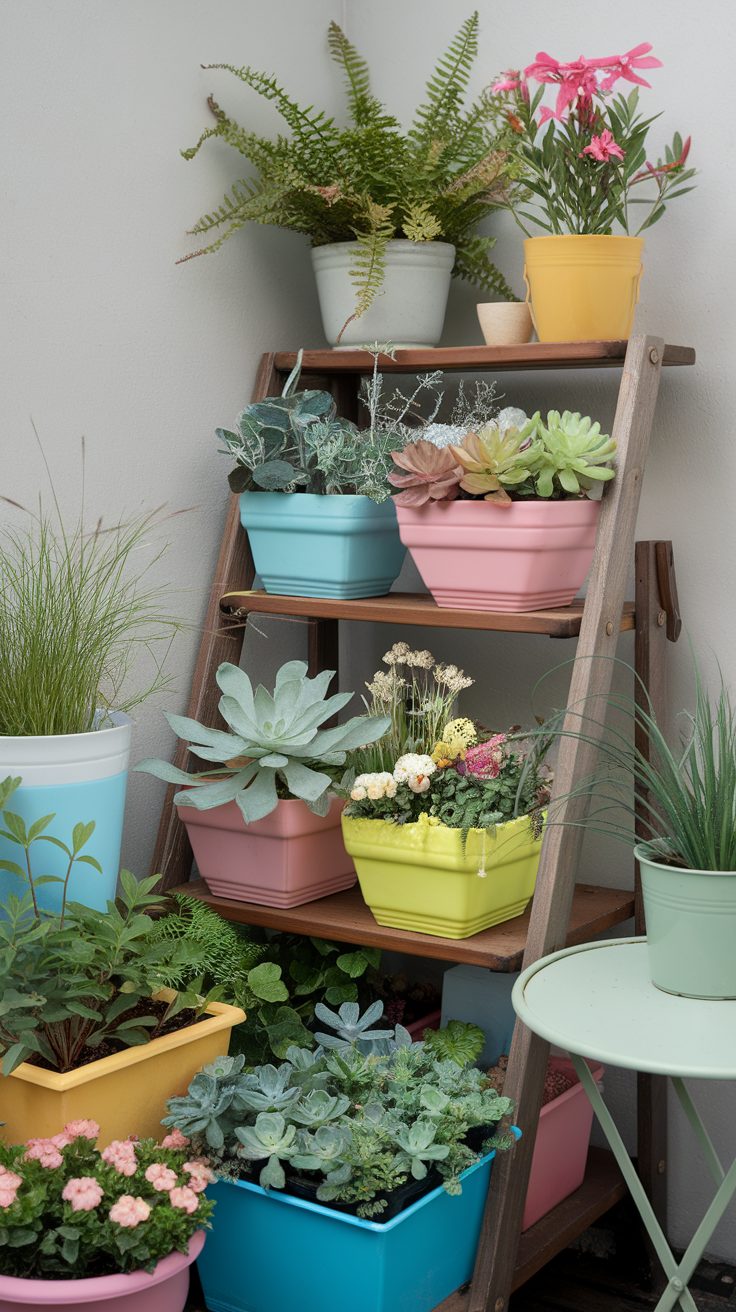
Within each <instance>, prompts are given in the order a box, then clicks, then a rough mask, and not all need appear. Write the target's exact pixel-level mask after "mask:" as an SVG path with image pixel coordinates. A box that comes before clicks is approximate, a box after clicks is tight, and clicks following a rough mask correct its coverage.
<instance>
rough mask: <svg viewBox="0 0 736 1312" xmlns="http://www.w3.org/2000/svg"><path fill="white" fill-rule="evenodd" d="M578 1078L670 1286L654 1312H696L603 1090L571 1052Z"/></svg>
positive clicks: (579, 1059) (585, 1066)
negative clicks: (607, 1104)
mask: <svg viewBox="0 0 736 1312" xmlns="http://www.w3.org/2000/svg"><path fill="white" fill-rule="evenodd" d="M570 1056H571V1058H572V1061H573V1064H574V1066H575V1070H576V1071H577V1074H578V1078H579V1079H580V1083H581V1084H582V1086H583V1088H584V1089H585V1092H586V1093H587V1095H588V1098H589V1099H590V1101H591V1103H592V1105H593V1110H594V1112H595V1114H596V1116H597V1118H598V1121H599V1123H600V1126H601V1128H602V1130H603V1132H604V1134H605V1136H606V1138H607V1140H608V1142H609V1144H610V1146H611V1151H612V1152H613V1155H614V1157H615V1158H616V1161H617V1162H618V1165H619V1167H620V1169H621V1174H622V1175H623V1177H624V1180H625V1181H626V1184H627V1185H628V1188H629V1193H630V1194H631V1197H632V1199H633V1201H634V1203H635V1204H636V1207H637V1209H638V1212H639V1215H640V1216H641V1219H642V1221H643V1222H644V1225H645V1226H646V1229H647V1233H648V1235H649V1237H650V1239H651V1241H652V1245H653V1247H654V1250H655V1252H656V1254H657V1257H658V1258H659V1260H660V1262H661V1264H662V1269H663V1270H664V1273H665V1275H666V1276H667V1279H668V1282H669V1283H668V1287H667V1289H665V1291H664V1293H663V1295H662V1297H661V1298H660V1300H659V1302H658V1303H657V1307H656V1309H655V1312H670V1310H671V1309H672V1308H674V1307H675V1306H677V1305H679V1307H680V1308H681V1309H682V1312H697V1307H696V1304H695V1301H694V1299H693V1297H692V1294H691V1293H690V1291H689V1290H688V1289H687V1287H686V1285H685V1283H684V1281H683V1280H682V1279H681V1277H680V1274H679V1268H678V1265H677V1262H676V1260H675V1256H674V1254H673V1252H672V1249H671V1248H670V1246H669V1244H668V1243H667V1239H666V1237H665V1235H664V1232H663V1230H662V1227H661V1226H660V1224H659V1221H658V1220H657V1217H656V1215H655V1213H654V1209H653V1207H652V1205H651V1203H650V1201H649V1199H648V1198H647V1195H646V1193H645V1191H644V1187H643V1185H642V1183H641V1180H640V1179H639V1177H638V1175H637V1173H636V1171H635V1169H634V1165H633V1162H632V1161H631V1158H630V1157H629V1154H628V1152H627V1150H626V1145H625V1144H624V1141H623V1139H622V1138H621V1135H620V1134H619V1132H618V1128H617V1126H616V1123H615V1121H614V1119H613V1117H612V1116H611V1113H610V1112H609V1110H608V1108H607V1106H606V1104H605V1102H604V1101H603V1097H602V1095H601V1092H600V1089H599V1088H598V1085H597V1084H596V1082H595V1080H594V1079H593V1076H592V1075H591V1073H590V1068H589V1067H588V1064H587V1062H586V1061H585V1060H584V1058H582V1057H578V1056H576V1055H575V1053H570Z"/></svg>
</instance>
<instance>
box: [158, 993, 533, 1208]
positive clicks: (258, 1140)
mask: <svg viewBox="0 0 736 1312" xmlns="http://www.w3.org/2000/svg"><path fill="white" fill-rule="evenodd" d="M318 1010H319V1009H318ZM381 1014H382V1005H381V1003H380V1002H378V1003H376V1004H374V1005H373V1007H371V1008H369V1010H368V1012H366V1014H365V1015H363V1016H361V1015H360V1014H359V1013H358V1011H357V1008H355V1009H354V1008H352V1007H349V1006H348V1007H346V1006H343V1007H341V1008H340V1011H339V1012H338V1013H337V1014H335V1013H331V1012H329V1010H328V1009H326V1008H322V1009H321V1010H319V1017H320V1019H321V1020H322V1021H323V1023H325V1024H326V1025H328V1027H329V1028H330V1029H331V1030H332V1029H334V1030H335V1031H336V1033H335V1034H320V1035H318V1036H316V1037H317V1038H318V1039H319V1040H320V1046H319V1047H317V1048H316V1049H315V1050H314V1051H313V1052H311V1053H307V1052H304V1051H303V1050H301V1049H290V1050H289V1052H288V1054H287V1061H285V1062H284V1063H282V1064H281V1065H280V1066H279V1067H273V1066H266V1067H264V1068H262V1069H261V1070H259V1071H254V1072H251V1073H250V1074H246V1073H245V1072H244V1071H242V1067H241V1065H240V1064H239V1063H233V1064H231V1063H229V1062H227V1063H223V1062H222V1061H221V1062H220V1063H219V1066H218V1068H217V1069H216V1068H214V1067H205V1069H204V1070H203V1071H200V1072H199V1073H198V1074H197V1075H195V1077H194V1079H193V1080H192V1082H191V1084H190V1086H189V1090H188V1092H187V1093H186V1094H185V1095H184V1096H182V1097H177V1098H172V1099H170V1101H169V1104H168V1114H167V1116H166V1117H165V1120H164V1123H165V1124H166V1125H169V1126H173V1127H175V1128H176V1129H178V1130H179V1131H180V1132H182V1133H184V1134H186V1135H189V1136H191V1137H192V1139H193V1148H194V1150H195V1151H199V1149H200V1147H204V1146H207V1147H208V1149H209V1150H210V1151H211V1152H212V1153H213V1157H214V1162H215V1165H216V1169H217V1171H218V1173H220V1174H222V1175H226V1176H227V1175H230V1176H235V1177H238V1176H242V1177H245V1178H252V1176H253V1174H254V1173H255V1172H256V1171H257V1172H258V1178H259V1179H260V1183H261V1184H262V1185H263V1186H264V1187H265V1188H276V1189H281V1188H284V1189H286V1190H287V1191H288V1190H289V1189H291V1188H300V1187H302V1186H304V1185H305V1184H307V1185H309V1184H311V1185H312V1187H313V1188H314V1187H315V1186H316V1198H317V1200H318V1201H319V1202H323V1203H331V1202H337V1203H341V1204H346V1205H348V1206H349V1207H350V1208H351V1209H353V1210H356V1211H357V1213H358V1215H359V1216H379V1217H380V1215H381V1213H382V1212H383V1211H385V1209H386V1206H387V1203H388V1200H389V1199H390V1196H391V1194H392V1193H394V1192H395V1190H396V1189H398V1188H399V1187H400V1186H401V1185H403V1184H405V1183H406V1182H407V1181H408V1180H410V1179H414V1180H418V1181H425V1183H426V1187H428V1188H430V1187H431V1186H432V1181H431V1179H428V1167H429V1166H431V1167H432V1168H433V1169H435V1170H436V1171H437V1172H438V1174H439V1176H440V1177H441V1179H442V1180H443V1183H444V1185H445V1188H446V1189H447V1190H448V1192H450V1193H459V1192H460V1191H461V1186H460V1180H459V1176H460V1174H461V1173H462V1171H463V1170H465V1169H466V1167H468V1166H470V1165H472V1163H473V1162H475V1161H477V1160H478V1154H477V1153H476V1152H475V1151H474V1150H473V1149H471V1148H470V1146H469V1145H468V1135H469V1132H470V1131H471V1130H477V1129H478V1128H479V1127H482V1128H483V1129H484V1130H485V1131H487V1139H488V1140H492V1141H494V1142H496V1143H497V1144H498V1146H508V1143H509V1140H508V1138H507V1136H505V1134H504V1133H503V1130H502V1129H500V1125H501V1122H502V1121H503V1120H504V1119H505V1118H506V1117H507V1116H509V1115H510V1113H511V1110H512V1104H511V1102H510V1101H509V1100H508V1099H507V1098H503V1097H499V1095H498V1094H497V1093H496V1091H495V1090H494V1089H492V1088H491V1087H490V1086H489V1084H488V1081H487V1080H486V1077H485V1075H484V1074H483V1073H482V1072H481V1071H480V1070H478V1069H477V1068H475V1067H474V1066H472V1065H470V1064H468V1062H467V1060H466V1058H465V1056H464V1055H463V1056H462V1058H461V1059H460V1060H458V1061H455V1060H451V1059H447V1058H445V1057H444V1056H440V1055H439V1054H438V1053H437V1052H436V1051H434V1050H433V1049H432V1048H431V1047H430V1046H429V1045H427V1044H424V1043H412V1042H411V1040H410V1037H409V1035H408V1034H407V1033H406V1031H405V1030H402V1029H401V1027H397V1029H396V1030H395V1031H392V1030H389V1031H387V1032H386V1031H382V1030H379V1031H372V1030H371V1026H372V1025H373V1023H374V1022H375V1021H377V1020H380V1018H381ZM461 1047H462V1045H461V1044H460V1043H459V1042H457V1043H456V1049H457V1051H458V1056H460V1049H461ZM264 1100H267V1101H269V1106H268V1107H264V1106H263V1105H262V1103H263V1101H264ZM276 1102H278V1107H276V1106H275V1105H274V1104H275V1103H276ZM494 1130H495V1131H496V1134H495V1136H494ZM262 1163H265V1167H264V1166H262V1165H261V1164H262Z"/></svg>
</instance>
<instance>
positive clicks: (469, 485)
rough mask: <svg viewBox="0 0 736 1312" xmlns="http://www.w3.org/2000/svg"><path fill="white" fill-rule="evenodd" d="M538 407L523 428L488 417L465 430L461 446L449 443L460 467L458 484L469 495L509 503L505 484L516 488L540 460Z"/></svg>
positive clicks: (527, 478)
mask: <svg viewBox="0 0 736 1312" xmlns="http://www.w3.org/2000/svg"><path fill="white" fill-rule="evenodd" d="M538 420H539V411H537V413H536V414H534V415H532V417H531V419H529V420H528V422H527V423H526V424H524V426H523V428H514V427H511V428H506V429H502V428H501V427H500V426H499V425H498V424H496V423H495V422H493V421H491V422H490V423H489V424H484V426H483V427H482V428H479V429H478V432H477V433H468V435H467V437H466V438H465V441H464V442H463V444H462V446H451V447H450V448H449V449H450V451H451V452H452V454H453V456H454V458H455V460H456V461H457V463H458V464H459V465H460V466H461V467H462V469H463V477H462V478H461V480H460V487H461V488H462V489H463V491H464V492H469V493H470V494H471V496H480V497H484V498H485V500H486V501H497V502H499V503H501V504H508V503H509V502H510V500H511V498H510V496H509V494H508V491H507V488H511V489H513V490H518V489H519V488H520V487H521V485H522V484H524V483H529V482H530V480H531V479H532V477H533V475H534V473H535V471H536V469H537V467H538V461H539V455H540V446H539V442H538V440H537V436H536V430H537V423H538Z"/></svg>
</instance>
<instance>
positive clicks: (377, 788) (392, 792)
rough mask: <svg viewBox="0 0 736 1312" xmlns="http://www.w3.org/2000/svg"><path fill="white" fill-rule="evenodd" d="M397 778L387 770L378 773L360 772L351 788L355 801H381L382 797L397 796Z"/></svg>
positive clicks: (351, 794)
mask: <svg viewBox="0 0 736 1312" xmlns="http://www.w3.org/2000/svg"><path fill="white" fill-rule="evenodd" d="M396 787H397V785H396V780H395V779H394V777H393V775H392V774H389V772H388V771H387V770H385V771H381V772H380V773H378V774H359V775H358V777H357V779H356V780H355V783H354V784H353V786H352V788H351V790H350V796H351V798H352V800H353V801H354V802H364V801H365V799H366V797H367V798H368V799H369V800H370V801H371V802H380V800H381V798H382V797H395V796H396Z"/></svg>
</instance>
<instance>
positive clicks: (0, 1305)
mask: <svg viewBox="0 0 736 1312" xmlns="http://www.w3.org/2000/svg"><path fill="white" fill-rule="evenodd" d="M203 1245H204V1231H203V1230H198V1231H197V1233H196V1234H195V1235H193V1236H192V1238H191V1239H190V1241H189V1251H188V1252H187V1253H170V1254H169V1256H168V1257H165V1258H163V1259H162V1261H160V1262H159V1263H158V1264H157V1265H156V1267H155V1268H154V1270H153V1271H150V1272H148V1271H132V1272H130V1274H128V1275H113V1276H97V1277H95V1278H93V1279H88V1280H21V1279H19V1278H18V1277H17V1276H0V1312H15V1309H17V1308H20V1307H43V1308H45V1309H46V1312H73V1309H74V1308H80V1307H87V1306H93V1307H94V1309H95V1312H182V1310H183V1308H184V1304H185V1303H186V1301H187V1295H188V1292H189V1268H190V1266H191V1265H192V1262H194V1261H196V1259H197V1258H198V1257H199V1254H200V1253H201V1251H202V1247H203Z"/></svg>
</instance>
